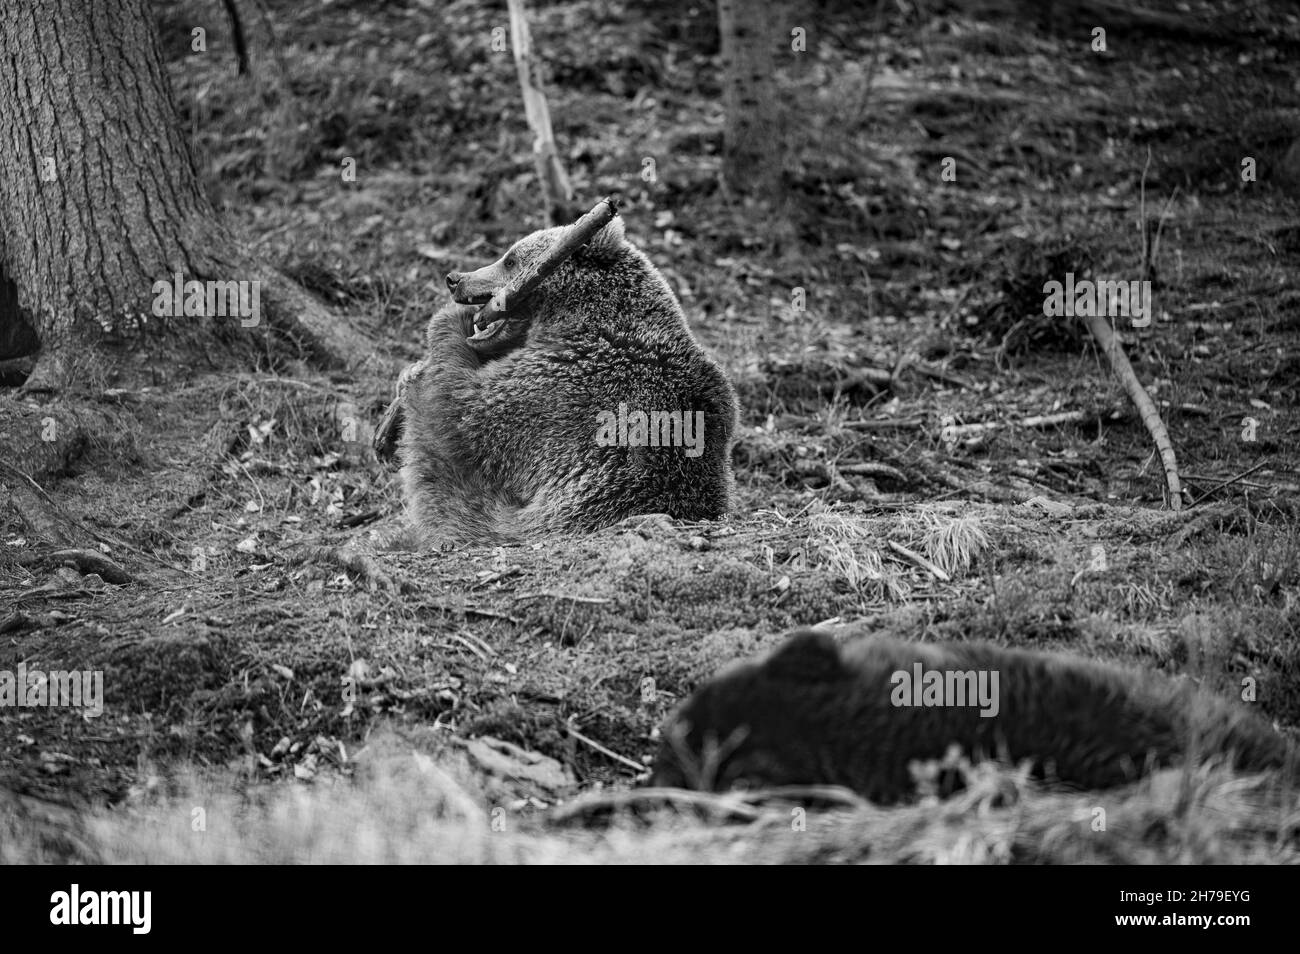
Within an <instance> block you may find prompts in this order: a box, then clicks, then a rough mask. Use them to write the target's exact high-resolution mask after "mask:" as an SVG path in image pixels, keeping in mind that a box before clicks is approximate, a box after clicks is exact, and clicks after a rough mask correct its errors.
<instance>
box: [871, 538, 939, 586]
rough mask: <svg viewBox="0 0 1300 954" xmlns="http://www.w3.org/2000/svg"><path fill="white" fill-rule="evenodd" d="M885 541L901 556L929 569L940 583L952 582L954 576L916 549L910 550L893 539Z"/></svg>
mask: <svg viewBox="0 0 1300 954" xmlns="http://www.w3.org/2000/svg"><path fill="white" fill-rule="evenodd" d="M885 543H887V544H888V545H889V549H891V550H893V551H894V552H895V553H897V554H898V555H899V556H901V557H903V558H904V559H907V560H910V561H911V562H913V563H915V564H916V565H917V566H919V567H920V568H921V569H923V570H929V571H930V574H931V575H932V576H933V577H934V578H935V579H936V580H938V581H939V582H940V583H950V582H952V577H950V576H949V575H948V574H947V573H945V572H944V571H943V570H941V569H940V568H939V567H937V566H935V565H934V564H933V563H931V562H930V561H929V560H927V559H926V558H925V557H923V556H921V554H919V553H917V552H916V551H915V550H909V549H908V548H907V547H905V546H903V545H902V544H901V543H895V542H894V541H893V540H886V541H885Z"/></svg>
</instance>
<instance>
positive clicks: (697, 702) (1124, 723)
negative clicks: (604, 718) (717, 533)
mask: <svg viewBox="0 0 1300 954" xmlns="http://www.w3.org/2000/svg"><path fill="white" fill-rule="evenodd" d="M1193 740H1196V741H1195V744H1194V745H1189V744H1190V743H1192V741H1193ZM954 744H955V745H958V746H960V747H961V749H962V750H963V754H964V755H965V756H966V757H967V758H969V759H970V760H971V761H972V762H977V761H980V760H982V759H990V758H992V759H999V760H1002V761H1005V762H1010V763H1015V764H1019V763H1020V762H1022V761H1024V760H1029V761H1030V762H1031V763H1032V765H1033V770H1034V774H1035V776H1037V777H1039V778H1045V779H1048V780H1050V781H1054V782H1061V783H1065V784H1066V785H1069V786H1073V787H1078V788H1104V787H1107V786H1112V785H1119V784H1122V783H1124V782H1128V781H1131V780H1133V779H1136V778H1138V777H1139V776H1140V775H1142V774H1144V773H1145V772H1147V771H1149V770H1151V769H1154V768H1159V767H1165V766H1169V765H1171V764H1176V763H1179V762H1182V761H1183V760H1184V759H1186V758H1187V756H1188V755H1189V748H1191V749H1192V752H1191V754H1193V755H1194V756H1196V757H1199V758H1204V757H1206V756H1210V755H1214V754H1216V753H1226V754H1228V755H1229V756H1230V757H1231V760H1232V763H1233V764H1234V765H1235V766H1236V767H1237V768H1239V769H1245V770H1257V769H1269V768H1276V767H1279V766H1282V765H1284V764H1285V763H1287V762H1288V759H1289V758H1290V757H1291V755H1290V753H1289V748H1288V745H1287V743H1286V742H1285V741H1284V739H1283V738H1282V737H1281V736H1279V735H1278V734H1277V733H1276V732H1274V731H1273V729H1272V728H1271V727H1270V726H1269V725H1267V724H1266V723H1265V722H1264V721H1262V720H1261V719H1259V718H1257V717H1255V716H1253V715H1251V714H1249V713H1246V712H1244V711H1243V709H1242V706H1240V705H1235V704H1233V703H1232V702H1231V701H1229V700H1227V699H1221V698H1217V697H1212V696H1208V695H1206V694H1198V693H1197V692H1196V691H1195V690H1194V689H1193V688H1192V687H1190V686H1180V685H1179V684H1178V683H1176V682H1174V681H1173V680H1171V679H1169V678H1167V677H1164V676H1160V675H1158V674H1155V673H1146V672H1138V671H1128V670H1125V669H1121V668H1119V667H1116V666H1110V665H1103V664H1100V663H1094V662H1090V661H1086V660H1083V659H1079V658H1076V657H1072V656H1068V655H1064V654H1060V653H1039V652H1027V651H1023V650H1014V649H1006V648H1004V647H1001V646H996V645H993V644H987V643H948V644H936V643H908V642H901V641H898V640H892V639H883V638H866V639H861V640H857V641H854V642H851V643H849V644H847V645H846V646H845V647H844V649H843V650H841V648H840V647H839V646H837V645H836V643H835V641H834V640H833V639H832V638H831V637H830V636H829V635H827V634H825V633H818V632H816V631H813V630H808V629H804V630H798V631H796V632H795V633H793V634H792V635H791V637H790V638H789V639H788V640H787V641H786V642H785V643H784V644H782V645H781V646H780V647H779V648H778V649H776V650H775V651H774V652H773V653H772V654H771V655H770V656H768V657H767V658H766V659H765V660H762V661H743V662H739V663H733V664H732V665H731V666H730V667H728V668H727V669H724V670H723V671H722V672H720V673H719V674H718V675H717V676H715V677H714V678H713V679H711V680H709V681H708V682H707V683H705V684H704V685H702V686H701V687H700V688H699V689H698V690H697V691H696V692H695V693H694V694H693V695H692V696H691V697H690V698H689V699H688V700H687V701H686V702H685V703H684V704H683V705H682V706H681V707H680V708H679V709H678V710H677V711H676V712H675V713H674V714H673V715H672V716H671V717H670V718H669V720H668V722H667V724H666V725H665V726H664V729H663V737H662V741H661V743H660V749H659V753H658V758H657V760H656V764H655V773H654V776H655V778H654V780H655V784H659V785H668V786H675V787H685V788H697V789H704V790H713V791H723V790H725V789H728V788H731V787H732V786H734V785H736V784H737V783H739V784H741V785H745V786H751V787H756V786H780V785H842V786H845V787H847V788H850V789H853V790H854V791H856V792H858V793H859V794H861V795H863V796H865V797H866V798H868V799H871V800H872V801H874V802H879V803H890V802H895V801H898V800H900V799H903V798H906V797H908V796H909V795H912V794H914V793H915V784H914V780H913V777H912V774H911V772H910V771H909V769H908V763H909V762H912V761H913V760H932V759H934V760H940V759H942V758H943V757H944V755H945V752H946V750H947V749H948V747H949V746H951V745H954ZM941 780H942V779H941ZM959 782H960V779H948V784H949V786H950V788H949V789H948V791H943V790H942V786H941V794H948V793H949V792H950V790H951V786H953V785H954V784H956V783H959Z"/></svg>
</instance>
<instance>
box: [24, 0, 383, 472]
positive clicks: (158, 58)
mask: <svg viewBox="0 0 1300 954" xmlns="http://www.w3.org/2000/svg"><path fill="white" fill-rule="evenodd" d="M4 4H5V8H4V14H3V16H0V365H3V364H4V359H10V361H9V363H8V366H7V367H0V385H3V384H12V383H14V382H13V380H12V375H13V372H14V360H13V359H16V358H18V356H19V355H22V354H24V353H30V352H31V351H32V348H33V345H35V344H37V343H38V344H39V356H38V357H37V359H36V361H35V362H34V364H35V369H34V370H32V372H31V376H30V377H29V378H27V380H26V388H27V390H28V391H29V392H51V393H58V392H61V391H84V390H87V389H90V390H94V389H96V388H102V385H103V384H104V383H106V382H107V381H108V380H109V379H110V378H112V379H113V380H114V384H116V385H117V386H118V387H130V386H131V383H132V382H133V381H138V380H140V379H142V378H145V377H147V378H148V379H149V380H150V381H151V383H159V382H162V381H166V380H167V379H169V378H170V377H171V376H173V375H176V374H179V373H182V371H183V369H185V368H187V367H192V366H194V365H195V364H208V365H212V364H225V363H229V362H230V361H232V360H235V361H238V360H241V359H246V358H247V357H249V356H250V355H252V354H253V353H254V352H257V353H267V352H268V351H270V352H273V353H286V352H287V353H293V354H302V355H305V356H310V357H313V358H315V359H317V360H319V361H321V362H323V363H326V364H336V365H337V364H359V363H360V362H361V361H363V360H365V359H366V358H368V357H370V356H372V354H373V348H371V347H370V346H369V342H368V339H366V338H364V337H363V336H361V335H359V334H357V333H356V332H355V331H352V330H351V329H350V328H349V327H348V326H347V324H346V322H344V321H342V320H340V319H338V318H335V317H332V316H330V315H329V314H328V313H327V312H326V310H325V309H324V307H323V306H322V305H320V304H319V303H318V302H316V301H315V300H313V299H311V298H310V297H309V296H308V295H306V294H305V293H304V292H303V291H302V290H301V289H300V288H298V286H296V285H294V284H293V283H292V282H290V281H288V280H287V279H285V278H284V277H283V276H281V275H279V274H278V273H277V272H275V271H273V270H271V269H268V268H266V267H265V265H263V264H261V263H260V262H258V261H256V260H254V259H253V258H252V257H250V256H249V255H248V254H247V253H246V252H245V251H244V250H243V248H242V247H241V245H240V244H239V243H238V242H236V241H235V240H234V239H233V238H232V237H231V235H230V234H229V233H228V232H227V231H226V230H225V229H224V228H223V226H222V224H221V221H220V218H219V216H218V215H217V213H216V211H215V209H214V208H213V206H212V204H211V202H210V201H209V200H208V198H207V197H206V196H205V195H204V193H203V191H202V189H201V188H200V185H199V180H198V175H197V172H196V170H195V166H194V162H193V159H192V157H191V155H190V150H189V145H188V142H187V140H186V139H185V137H184V136H183V135H182V134H181V131H180V129H179V124H178V122H177V119H176V109H175V105H174V101H173V97H172V92H171V87H170V84H169V83H168V81H167V76H166V74H165V72H164V68H163V61H162V54H161V50H160V45H159V42H158V38H157V36H156V35H155V32H154V29H153V26H152V23H151V21H150V19H149V17H148V15H147V9H146V3H145V0H4ZM178 273H179V274H180V275H181V277H182V281H198V282H208V281H213V282H223V283H224V282H230V281H234V282H248V283H250V285H249V286H246V288H247V287H251V283H257V286H256V287H257V289H258V292H259V296H258V297H259V299H260V307H259V308H258V312H259V314H258V316H257V317H258V320H257V322H256V323H255V324H254V323H253V321H252V320H251V318H249V317H246V316H244V315H240V316H235V317H231V316H226V317H218V316H214V315H213V314H212V313H210V312H205V313H204V314H202V315H193V314H191V315H188V316H184V317H176V316H168V315H164V316H161V317H160V316H159V315H158V314H156V313H155V309H154V305H155V292H154V284H155V282H159V281H165V282H169V283H171V282H173V281H174V277H175V276H176V275H177V274H178ZM124 345H129V346H130V347H123V346H124ZM3 404H4V402H0V445H7V446H5V448H4V449H5V451H6V452H7V455H6V456H9V457H10V459H13V460H16V461H17V462H18V464H19V466H21V467H24V469H27V470H28V471H29V472H32V473H35V472H38V471H40V470H43V469H49V468H50V467H51V466H53V465H57V462H58V460H59V459H60V456H61V455H63V454H64V451H68V448H70V447H72V446H73V445H75V443H76V436H77V435H76V434H75V433H74V434H67V435H66V436H67V438H68V440H67V441H64V440H62V438H63V436H64V434H63V433H60V440H59V441H58V442H51V441H50V439H49V437H48V433H49V428H48V427H46V428H44V429H43V428H42V427H41V426H40V424H39V423H37V422H38V421H40V420H44V419H46V418H47V417H50V416H51V415H50V413H49V411H50V410H51V409H50V408H34V407H33V406H32V405H30V404H19V403H18V402H11V404H10V406H9V407H8V408H5V407H4V406H3ZM32 413H34V414H35V420H31V419H25V418H24V415H26V417H27V418H30V417H31V414H32ZM52 416H54V417H55V418H58V417H59V415H58V414H57V413H56V414H53V415H52ZM93 424H94V422H93V420H92V421H90V422H89V423H88V425H87V426H93ZM55 430H56V431H59V429H58V428H55ZM69 442H71V443H69ZM52 443H53V444H55V445H56V446H50V445H51V444H52Z"/></svg>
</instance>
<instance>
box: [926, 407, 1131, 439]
mask: <svg viewBox="0 0 1300 954" xmlns="http://www.w3.org/2000/svg"><path fill="white" fill-rule="evenodd" d="M1105 413H1106V412H1102V414H1101V415H1097V414H1096V413H1094V412H1090V411H1061V412H1060V413H1058V414H1037V415H1034V416H1033V417H1026V418H1023V419H1021V420H1019V421H979V422H977V423H974V424H950V425H948V426H947V427H945V428H944V429H943V430H942V431H941V432H940V434H941V436H942V439H943V440H944V441H949V440H954V441H956V440H961V439H962V438H966V437H973V436H975V435H977V434H986V433H988V432H989V431H996V430H999V429H1000V428H1004V427H1055V426H1056V425H1057V424H1082V423H1083V422H1085V421H1089V420H1092V419H1094V418H1096V417H1098V416H1104V415H1105ZM1112 413H1113V412H1112Z"/></svg>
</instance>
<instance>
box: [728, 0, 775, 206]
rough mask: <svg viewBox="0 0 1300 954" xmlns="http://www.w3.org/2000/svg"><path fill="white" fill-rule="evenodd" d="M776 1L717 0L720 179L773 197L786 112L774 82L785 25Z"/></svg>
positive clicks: (745, 189)
mask: <svg viewBox="0 0 1300 954" xmlns="http://www.w3.org/2000/svg"><path fill="white" fill-rule="evenodd" d="M783 6H784V5H783V4H782V3H780V2H775V0H718V32H719V38H720V40H721V44H722V74H723V76H722V83H723V108H724V109H725V110H726V126H725V128H724V130H723V177H724V179H725V180H726V183H727V185H728V187H729V188H731V189H733V190H734V191H737V192H751V193H754V194H755V195H759V196H768V197H771V196H775V195H776V193H777V190H778V189H779V187H780V179H781V167H782V164H783V163H784V160H785V143H786V128H787V114H786V110H785V109H784V108H783V104H782V101H781V98H780V94H779V91H778V89H777V85H776V78H775V72H776V65H777V59H776V54H777V52H778V50H781V49H783V48H786V47H787V46H788V44H789V42H790V29H791V28H790V25H789V24H788V23H787V21H786V19H784V18H783V17H782V16H781V13H782V9H783Z"/></svg>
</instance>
